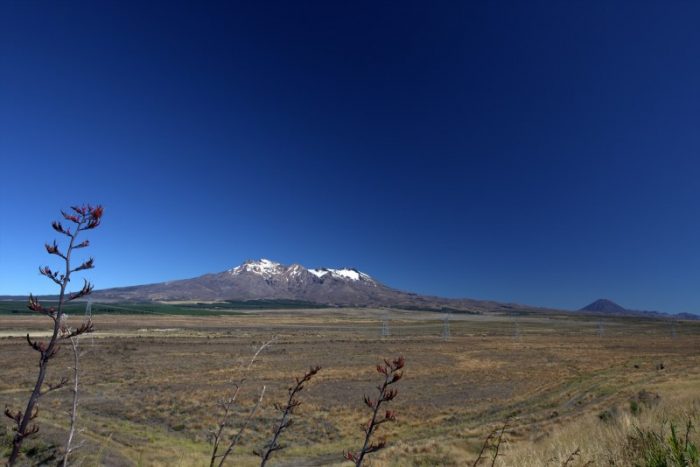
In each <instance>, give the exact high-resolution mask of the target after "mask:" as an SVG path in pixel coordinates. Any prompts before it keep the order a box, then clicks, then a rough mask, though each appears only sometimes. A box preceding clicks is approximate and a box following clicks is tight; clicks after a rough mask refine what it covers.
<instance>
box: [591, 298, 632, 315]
mask: <svg viewBox="0 0 700 467" xmlns="http://www.w3.org/2000/svg"><path fill="white" fill-rule="evenodd" d="M580 311H596V312H599V313H625V312H627V311H631V310H627V309H626V308H624V307H621V306H620V305H618V304H617V303H615V302H613V301H612V300H608V299H607V298H600V299H598V300H596V301H595V302H593V303H591V304H589V305H586V306H584V307H583V308H581V310H580Z"/></svg>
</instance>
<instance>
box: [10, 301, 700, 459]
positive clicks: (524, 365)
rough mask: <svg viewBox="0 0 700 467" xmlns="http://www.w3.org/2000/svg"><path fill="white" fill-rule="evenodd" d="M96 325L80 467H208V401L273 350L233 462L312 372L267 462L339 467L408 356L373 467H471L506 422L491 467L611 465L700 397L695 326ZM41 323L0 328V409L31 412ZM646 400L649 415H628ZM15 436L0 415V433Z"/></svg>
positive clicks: (47, 408)
mask: <svg viewBox="0 0 700 467" xmlns="http://www.w3.org/2000/svg"><path fill="white" fill-rule="evenodd" d="M72 319H76V318H72ZM385 319H386V320H387V323H388V331H389V334H390V335H388V336H382V322H383V321H384V320H385ZM94 322H95V326H96V330H97V331H96V332H95V333H94V334H93V335H91V336H87V337H84V338H82V340H81V342H82V347H83V349H84V350H85V354H84V355H83V357H82V367H83V371H82V380H81V391H82V393H81V398H80V414H79V427H80V428H81V430H82V431H81V432H80V434H79V435H78V441H79V442H80V441H82V442H84V443H85V444H84V446H83V447H82V448H81V449H80V450H79V451H77V453H76V454H75V456H74V460H75V463H76V465H109V466H137V465H144V466H146V465H148V466H173V465H175V466H177V465H181V466H198V465H202V466H206V465H209V456H210V452H211V447H210V444H209V442H208V433H209V431H210V430H211V429H213V428H215V426H216V423H217V420H218V418H219V417H220V413H221V412H220V409H219V407H218V406H217V401H219V400H220V399H222V398H223V397H225V396H226V395H227V394H230V393H231V391H232V385H231V383H232V382H233V381H238V380H239V379H240V378H241V377H242V374H241V372H242V370H241V367H242V365H244V364H245V363H246V362H248V361H249V360H250V358H251V356H252V355H253V353H254V352H255V351H256V349H257V348H258V347H259V346H260V345H261V343H263V342H265V341H268V340H269V339H271V338H273V337H275V338H276V340H275V342H274V343H273V344H271V345H270V346H269V347H268V348H266V349H265V350H264V351H263V352H261V354H260V356H259V358H258V360H257V361H256V362H255V364H254V366H253V369H252V372H251V373H250V374H249V375H248V377H247V380H246V382H245V384H244V385H243V389H242V392H241V398H240V404H238V405H237V406H236V409H235V410H236V413H235V415H234V417H233V425H234V428H235V427H236V426H238V424H240V423H241V422H242V421H243V419H244V417H245V414H247V413H248V411H249V410H250V409H251V407H252V406H253V405H254V403H255V401H256V400H257V397H258V395H259V391H260V389H261V387H262V386H263V385H265V386H266V393H265V397H264V399H263V403H262V406H261V409H260V411H259V412H258V414H257V416H256V417H255V418H254V419H253V420H252V423H251V424H250V426H249V428H248V429H247V430H246V431H245V433H244V436H243V441H242V443H241V445H240V446H239V447H238V448H237V449H236V451H235V452H234V454H233V456H234V457H233V458H232V459H231V461H230V462H229V463H228V465H243V466H246V465H258V464H259V461H258V460H256V457H255V456H254V455H253V453H252V452H253V450H254V449H259V448H261V447H262V446H263V444H264V442H265V441H266V440H267V439H268V438H269V435H270V430H271V428H272V425H273V423H274V421H275V420H276V419H277V418H278V413H277V412H276V411H275V409H274V407H273V405H274V403H275V402H284V401H285V400H286V396H287V393H286V391H287V388H288V387H289V385H290V384H291V383H292V382H293V379H294V377H295V376H300V375H302V374H303V373H304V371H305V370H307V369H308V368H309V366H311V365H320V366H321V367H322V370H321V371H320V372H319V374H318V375H317V376H316V377H315V378H314V379H313V380H312V381H311V383H310V384H309V385H308V386H307V387H306V388H305V390H304V391H303V392H302V393H301V396H300V399H301V400H302V405H301V406H300V407H299V409H298V410H297V412H296V414H295V415H294V425H293V426H292V427H291V428H290V429H289V430H288V431H287V432H285V433H284V435H283V437H282V439H281V441H282V444H283V445H286V446H287V447H286V448H285V449H284V450H282V451H280V452H277V453H275V455H274V457H273V458H272V461H271V462H270V465H278V466H291V465H309V466H311V465H349V463H348V462H343V459H342V453H343V451H344V450H348V449H353V450H356V449H358V448H359V447H360V446H361V442H362V433H361V431H360V428H359V427H360V424H361V423H362V422H364V421H366V420H367V418H368V415H369V411H368V409H367V407H365V406H364V405H363V402H362V398H363V395H364V394H365V393H366V394H373V391H376V388H375V386H376V385H377V384H378V382H379V381H380V376H381V375H379V374H378V373H377V372H376V370H375V369H374V368H375V366H376V364H378V363H380V362H381V359H382V358H383V357H395V356H398V355H403V356H404V357H405V358H406V369H405V376H404V379H403V380H401V381H400V382H399V383H398V384H397V388H398V390H399V395H398V397H397V398H396V399H395V400H394V401H393V402H392V403H391V404H390V408H392V409H394V410H395V411H396V413H397V417H398V421H397V422H396V423H393V424H385V425H383V426H382V427H380V431H379V434H380V435H382V436H384V437H386V439H387V441H388V447H387V448H386V449H385V450H383V451H380V452H379V453H376V454H374V455H372V456H371V457H370V460H371V465H375V466H385V465H387V466H388V465H391V466H406V465H426V466H427V465H471V463H472V462H473V461H474V459H475V458H476V457H477V454H478V452H479V449H480V448H481V445H482V442H483V440H484V438H485V437H486V436H487V435H488V433H489V432H490V431H491V430H492V429H494V428H495V427H497V426H499V425H500V424H502V422H503V421H504V420H506V419H507V418H510V426H509V428H508V430H507V431H506V433H505V434H504V437H503V443H502V447H501V449H500V452H499V457H498V459H497V462H496V465H547V464H549V465H561V464H562V462H564V461H565V460H566V458H567V456H569V455H570V454H571V453H572V452H574V451H575V450H576V449H579V454H577V455H576V456H574V458H573V459H572V461H571V463H570V464H569V465H571V466H574V465H584V464H586V463H588V464H587V465H599V463H602V462H604V461H605V460H606V459H608V458H610V456H615V455H617V454H616V452H617V451H619V450H620V449H621V444H620V443H622V442H623V441H624V439H625V436H626V433H628V432H629V430H631V429H633V428H634V427H635V426H637V425H643V424H644V423H650V424H651V423H657V422H658V420H660V419H662V418H663V417H666V418H667V419H668V418H669V417H675V416H677V417H680V418H679V420H681V419H682V417H684V416H686V415H688V413H686V412H689V411H692V408H693V405H694V404H695V405H696V406H697V404H698V401H699V400H700V325H699V324H698V323H693V322H682V323H678V324H677V325H675V327H674V326H673V325H672V324H671V323H670V322H668V321H661V320H651V319H633V318H624V319H621V318H607V319H602V320H601V319H600V318H597V317H586V316H576V315H556V314H542V315H539V314H531V315H522V316H493V315H488V316H487V315H457V314H453V315H451V316H450V319H449V331H450V333H449V334H450V336H449V338H446V337H444V336H443V329H444V321H443V315H441V314H436V313H425V312H401V311H391V310H368V309H332V310H326V309H320V310H293V311H267V312H265V311H256V312H254V313H246V314H236V315H228V316H227V315H223V316H167V315H153V316H144V315H139V316H135V315H96V316H95V317H94ZM48 324H49V322H48V320H46V318H43V319H42V317H34V316H12V315H5V316H0V368H1V372H0V374H1V375H2V377H1V378H0V405H2V406H5V405H7V406H10V407H15V408H20V407H22V405H23V404H25V403H26V399H27V397H28V394H29V391H30V389H31V387H32V384H33V381H34V378H35V377H36V365H37V360H38V359H37V355H36V354H35V352H34V351H32V350H31V349H30V348H29V347H28V346H27V344H26V342H25V340H24V337H23V336H24V335H25V334H26V333H27V332H29V333H30V334H32V335H37V336H39V335H41V334H42V332H45V331H46V330H47V329H48ZM76 324H77V319H76ZM70 358H71V354H70V349H69V346H67V345H66V346H64V348H63V349H62V351H61V354H60V355H59V356H58V357H57V358H56V359H55V360H54V361H52V365H51V367H50V374H49V378H48V380H49V381H57V380H59V379H60V377H61V376H69V374H70V371H69V369H68V368H69V367H70ZM661 367H663V368H661ZM643 390H644V391H647V393H648V394H653V395H654V397H653V399H654V402H653V404H652V403H649V404H648V407H647V406H646V405H644V409H643V410H642V409H641V408H640V409H639V410H638V411H636V412H634V413H633V409H632V408H631V407H632V404H633V402H632V401H635V400H636V398H638V397H639V393H640V391H643ZM656 395H658V396H659V397H658V398H656V397H655V396H656ZM70 397H71V394H70V392H69V391H68V390H60V391H56V392H54V393H51V394H49V395H47V396H45V397H44V398H43V399H42V400H41V403H40V413H39V417H38V422H39V425H40V426H41V432H40V434H39V436H38V437H37V438H36V439H35V440H33V441H31V442H28V446H29V447H30V448H33V451H31V452H30V454H32V456H33V457H32V458H31V459H32V460H31V461H30V462H38V461H39V460H41V456H49V455H50V451H51V449H50V445H51V444H52V443H57V444H59V445H60V444H61V443H62V440H63V439H64V437H65V433H66V429H67V424H68V416H67V415H66V411H67V410H68V408H69V407H70ZM639 407H642V405H639ZM698 408H700V407H698ZM606 413H607V414H610V416H609V417H608V415H606ZM691 415H692V414H691ZM10 428H11V421H10V420H9V419H5V421H4V422H3V424H2V425H0V435H2V434H3V431H2V430H5V432H6V437H7V436H9V434H10ZM691 436H697V433H693V434H692V435H691ZM606 439H607V440H608V441H607V442H608V443H611V445H610V446H608V445H606V444H605V442H603V440H606ZM623 444H624V443H623ZM616 450H617V451H616ZM489 454H490V452H487V456H488V455H489ZM5 455H6V454H5ZM606 456H608V457H606ZM0 458H2V451H0ZM54 462H55V461H54ZM622 464H624V463H623V462H622V461H620V465H622ZM486 465H490V460H489V462H488V463H486Z"/></svg>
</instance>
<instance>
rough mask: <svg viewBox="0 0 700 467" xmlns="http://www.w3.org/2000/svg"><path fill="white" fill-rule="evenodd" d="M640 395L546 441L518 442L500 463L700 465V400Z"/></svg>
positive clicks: (634, 466) (642, 466)
mask: <svg viewBox="0 0 700 467" xmlns="http://www.w3.org/2000/svg"><path fill="white" fill-rule="evenodd" d="M640 394H642V393H640ZM645 394H649V393H645ZM638 399H642V401H644V400H645V397H641V398H639V397H638V398H634V399H632V401H633V402H636V404H631V405H630V410H629V411H627V410H615V409H611V410H607V411H604V413H605V414H606V417H600V415H594V414H588V415H587V416H584V417H582V418H581V419H579V420H577V421H575V422H572V423H570V424H567V425H565V426H563V427H561V428H559V429H556V430H555V431H553V432H552V433H550V435H549V436H547V437H546V438H544V439H543V440H541V441H538V442H535V443H532V444H526V445H514V446H512V447H511V449H510V450H509V452H507V454H506V456H505V458H504V459H506V458H507V462H506V461H505V460H501V459H499V462H500V465H519V466H523V467H528V466H540V465H543V462H545V463H547V465H568V466H571V467H574V466H584V465H586V466H592V465H615V466H629V467H686V466H700V455H699V451H698V446H699V445H700V435H699V434H698V431H697V429H696V427H697V426H698V424H700V410H699V409H700V400H699V399H694V398H692V397H689V396H688V395H686V396H682V395H679V396H677V397H675V398H672V399H668V400H666V399H661V398H660V397H658V396H657V395H654V397H653V403H651V404H649V403H644V402H642V401H640V400H638ZM633 407H636V408H633ZM572 453H576V455H575V456H573V457H572V455H571V454H572ZM496 465H499V463H497V464H496Z"/></svg>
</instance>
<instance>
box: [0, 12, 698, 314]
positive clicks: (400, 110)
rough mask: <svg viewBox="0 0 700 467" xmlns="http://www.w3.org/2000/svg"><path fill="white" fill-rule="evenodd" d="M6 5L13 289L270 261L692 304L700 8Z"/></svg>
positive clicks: (7, 258) (548, 297)
mask: <svg viewBox="0 0 700 467" xmlns="http://www.w3.org/2000/svg"><path fill="white" fill-rule="evenodd" d="M141 3H143V2H78V1H66V2H33V1H32V2H13V1H10V2H3V3H2V5H1V6H0V70H2V72H1V73H0V162H1V166H0V167H1V168H0V208H1V210H2V218H1V219H2V220H0V227H1V228H0V294H28V293H29V292H34V293H49V292H52V291H54V289H53V287H52V284H50V283H47V281H46V279H45V278H42V277H40V276H39V274H38V270H37V268H38V266H40V265H44V264H52V263H51V258H49V257H48V255H46V253H45V252H44V249H43V243H44V242H45V241H50V240H52V239H53V238H54V237H55V236H54V232H53V231H52V230H51V228H50V221H51V220H53V219H55V218H56V216H57V215H58V210H59V209H61V208H64V207H67V206H69V205H71V204H75V203H81V202H90V203H101V204H103V205H104V206H105V217H104V222H103V225H102V226H101V227H100V228H99V229H97V230H95V231H93V232H90V238H91V240H92V241H93V247H91V249H90V250H89V251H87V252H86V253H90V254H92V255H94V256H95V259H96V269H94V270H92V271H89V273H88V274H86V276H88V277H89V278H91V279H92V280H93V281H94V282H95V283H96V285H97V287H98V288H104V287H112V286H121V285H134V284H140V283H147V282H159V281H163V280H170V279H178V278H186V277H193V276H196V275H199V274H203V273H207V272H216V271H221V270H224V269H227V268H229V267H232V266H235V265H237V264H239V263H240V262H242V261H243V260H245V259H248V258H260V257H267V258H270V259H274V260H277V261H280V262H283V263H292V262H299V263H302V264H304V265H307V266H310V267H311V266H327V267H335V266H338V267H339V266H354V267H357V268H359V269H361V270H363V271H365V272H368V273H369V274H371V275H373V276H375V277H376V278H378V279H379V280H381V281H383V282H385V283H386V284H388V285H391V286H394V287H397V288H400V289H405V290H411V291H416V292H420V293H428V294H436V295H444V296H450V297H473V298H487V299H494V300H503V301H513V302H520V303H527V304H534V305H544V306H552V307H563V308H579V307H581V306H583V305H585V304H587V303H588V302H591V301H593V300H594V299H596V298H599V297H607V298H611V299H613V300H615V301H617V302H619V303H620V304H622V305H623V306H626V307H630V308H641V309H658V310H663V311H669V312H681V311H691V312H700V292H699V290H700V287H698V284H699V283H700V272H699V271H700V268H699V267H700V246H699V245H700V241H699V240H700V216H699V214H700V213H699V212H698V202H699V200H700V184H699V183H698V179H699V176H700V157H699V156H700V153H699V149H700V131H698V122H699V121H700V90H699V89H700V88H699V87H698V83H700V28H698V27H697V24H698V21H700V7H699V6H698V4H697V3H694V2H670V3H669V2H635V3H634V8H632V5H631V4H630V2H512V3H508V2H429V3H423V4H420V3H412V2H401V3H400V4H397V3H394V4H390V3H384V2H351V3H347V2H343V3H340V2H320V1H319V2H301V3H299V2H265V3H263V2H247V3H240V4H239V3H236V2H225V3H220V4H217V3H209V4H208V5H205V6H202V5H199V4H198V3H199V2H174V1H168V2H163V3H158V2H147V4H146V5H143V4H141Z"/></svg>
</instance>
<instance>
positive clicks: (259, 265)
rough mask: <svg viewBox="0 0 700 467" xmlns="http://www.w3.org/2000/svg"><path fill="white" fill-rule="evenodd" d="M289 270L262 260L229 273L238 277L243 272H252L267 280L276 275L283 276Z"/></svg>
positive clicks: (249, 263)
mask: <svg viewBox="0 0 700 467" xmlns="http://www.w3.org/2000/svg"><path fill="white" fill-rule="evenodd" d="M286 269H287V268H285V267H284V266H282V265H281V264H280V263H276V262H274V261H270V260H269V259H265V258H263V259H261V260H259V261H246V262H245V263H243V264H241V265H240V266H236V267H235V268H233V269H231V270H230V271H229V272H230V273H231V274H232V275H234V276H235V275H238V274H241V273H242V272H252V273H253V274H258V275H260V276H263V277H265V278H270V277H272V276H274V275H276V274H281V273H284V272H285V271H286Z"/></svg>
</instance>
